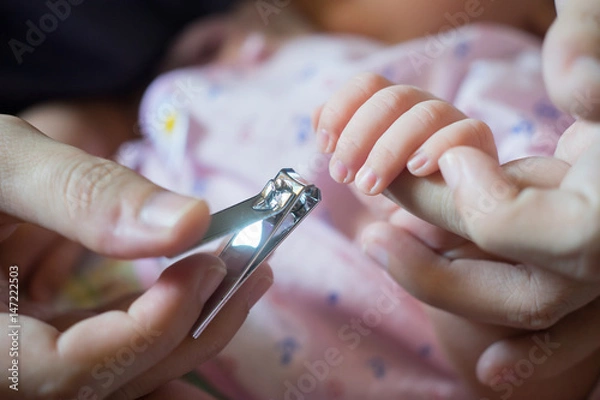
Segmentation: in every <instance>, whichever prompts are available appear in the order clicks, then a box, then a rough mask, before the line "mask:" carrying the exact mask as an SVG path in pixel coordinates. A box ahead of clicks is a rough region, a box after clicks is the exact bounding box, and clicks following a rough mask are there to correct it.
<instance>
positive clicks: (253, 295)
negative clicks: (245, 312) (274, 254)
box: [248, 276, 273, 309]
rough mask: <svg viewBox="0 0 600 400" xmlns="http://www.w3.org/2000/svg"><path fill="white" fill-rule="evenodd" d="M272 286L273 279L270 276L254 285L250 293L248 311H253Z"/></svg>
mask: <svg viewBox="0 0 600 400" xmlns="http://www.w3.org/2000/svg"><path fill="white" fill-rule="evenodd" d="M272 284H273V279H272V278H271V277H270V276H263V277H262V278H260V279H259V280H258V282H256V283H255V284H254V286H253V287H252V289H251V290H250V293H248V309H251V308H252V307H253V306H254V305H255V304H256V303H257V302H258V300H260V298H261V297H263V295H264V294H265V293H266V292H267V290H269V288H270V287H271V285H272Z"/></svg>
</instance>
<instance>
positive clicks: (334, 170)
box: [329, 158, 350, 183]
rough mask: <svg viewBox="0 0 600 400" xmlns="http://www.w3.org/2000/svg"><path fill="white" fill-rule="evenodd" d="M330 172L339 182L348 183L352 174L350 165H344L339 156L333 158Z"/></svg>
mask: <svg viewBox="0 0 600 400" xmlns="http://www.w3.org/2000/svg"><path fill="white" fill-rule="evenodd" d="M329 173H330V174H331V177H332V178H333V179H334V180H335V181H336V182H338V183H347V182H348V179H349V175H350V172H349V171H348V167H346V165H344V163H343V162H341V161H340V160H338V159H337V158H333V159H332V160H331V167H330V168H329Z"/></svg>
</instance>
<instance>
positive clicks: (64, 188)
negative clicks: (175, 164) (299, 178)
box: [0, 116, 209, 258]
mask: <svg viewBox="0 0 600 400" xmlns="http://www.w3.org/2000/svg"><path fill="white" fill-rule="evenodd" d="M0 212H4V213H6V214H8V215H12V216H14V217H17V218H20V219H22V220H25V221H29V222H32V223H35V224H38V225H40V226H43V227H45V228H47V229H50V230H53V231H56V232H58V233H60V234H62V235H63V236H65V237H67V238H69V239H71V240H74V241H77V242H79V243H81V244H83V245H84V246H86V247H88V248H89V249H90V250H93V251H96V252H99V253H101V254H104V255H108V256H112V257H119V258H141V257H156V256H165V255H166V256H170V255H174V254H177V253H178V252H181V251H184V250H186V249H187V248H189V247H190V246H192V245H193V244H194V243H195V242H197V241H198V240H199V239H200V238H201V237H202V235H203V234H204V232H205V230H206V228H207V225H208V220H209V217H208V207H207V205H206V203H205V202H203V201H201V200H197V199H193V198H189V197H185V196H180V195H177V194H174V193H171V192H168V191H166V190H164V189H162V188H160V187H158V186H156V185H154V184H153V183H151V182H150V181H148V180H147V179H145V178H143V177H141V176H139V175H138V174H136V173H135V172H133V171H131V170H130V169H127V168H125V167H123V166H121V165H119V164H117V163H114V162H112V161H109V160H105V159H102V158H98V157H94V156H91V155H89V154H87V153H85V152H83V151H81V150H79V149H77V148H74V147H71V146H67V145H64V144H61V143H59V142H56V141H53V140H52V139H50V138H48V137H47V136H45V135H43V134H42V133H41V132H39V131H38V130H36V129H35V128H34V127H32V126H31V125H29V124H27V123H26V122H24V121H22V120H20V119H18V118H16V117H12V116H0Z"/></svg>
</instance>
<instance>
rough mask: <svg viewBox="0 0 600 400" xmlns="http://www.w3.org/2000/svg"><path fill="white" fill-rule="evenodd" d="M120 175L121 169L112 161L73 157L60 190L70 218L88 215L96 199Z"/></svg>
mask: <svg viewBox="0 0 600 400" xmlns="http://www.w3.org/2000/svg"><path fill="white" fill-rule="evenodd" d="M120 174H122V168H121V167H120V166H119V165H118V164H116V163H114V162H112V161H109V160H103V159H93V160H88V159H87V156H77V157H75V159H74V160H72V162H71V163H70V166H69V167H67V169H66V170H65V175H64V183H63V189H62V191H63V194H64V196H65V198H66V200H67V207H68V211H69V213H70V217H72V218H76V217H78V216H80V215H82V214H83V215H85V214H86V213H88V212H89V211H90V210H91V209H92V207H93V204H94V202H95V201H96V199H98V197H99V196H100V195H101V194H102V193H103V192H104V191H105V190H106V189H107V188H108V187H109V186H110V185H111V183H112V182H114V181H115V179H117V178H118V176H119V175H120Z"/></svg>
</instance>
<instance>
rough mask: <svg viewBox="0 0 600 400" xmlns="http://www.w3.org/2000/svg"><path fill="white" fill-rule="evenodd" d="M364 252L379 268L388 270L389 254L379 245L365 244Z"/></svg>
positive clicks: (373, 243)
mask: <svg viewBox="0 0 600 400" xmlns="http://www.w3.org/2000/svg"><path fill="white" fill-rule="evenodd" d="M364 251H365V253H366V254H367V255H368V256H369V257H371V258H372V259H373V260H374V261H376V262H377V263H378V264H379V266H380V267H381V268H383V269H385V270H388V268H389V265H390V254H389V252H388V251H387V250H386V249H385V248H384V247H383V246H382V245H381V244H379V243H377V242H370V243H366V244H365V246H364Z"/></svg>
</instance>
